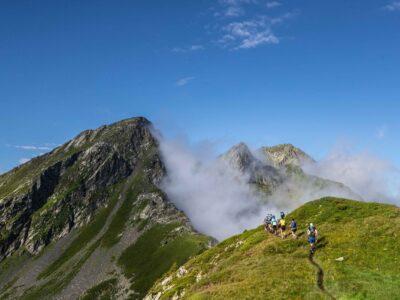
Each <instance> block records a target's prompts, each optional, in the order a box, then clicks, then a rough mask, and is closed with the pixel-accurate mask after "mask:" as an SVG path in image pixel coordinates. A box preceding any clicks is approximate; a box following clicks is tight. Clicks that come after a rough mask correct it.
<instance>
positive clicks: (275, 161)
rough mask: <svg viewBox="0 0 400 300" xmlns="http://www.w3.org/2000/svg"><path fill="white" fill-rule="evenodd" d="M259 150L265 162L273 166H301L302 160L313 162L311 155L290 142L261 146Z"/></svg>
mask: <svg viewBox="0 0 400 300" xmlns="http://www.w3.org/2000/svg"><path fill="white" fill-rule="evenodd" d="M260 152H261V153H262V154H263V156H264V157H265V159H266V160H267V162H270V163H271V164H272V165H273V166H275V167H284V166H288V165H294V166H301V164H303V163H304V162H314V159H313V158H312V157H311V156H309V155H308V154H307V153H305V152H304V151H303V150H301V149H299V148H296V147H295V146H293V145H292V144H281V145H276V146H272V147H262V148H261V149H260Z"/></svg>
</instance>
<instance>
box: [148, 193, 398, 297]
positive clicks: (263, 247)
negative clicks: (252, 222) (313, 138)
mask: <svg viewBox="0 0 400 300" xmlns="http://www.w3.org/2000/svg"><path fill="white" fill-rule="evenodd" d="M290 217H294V218H295V219H296V220H297V221H298V224H299V227H300V228H301V229H305V228H306V224H307V223H309V222H314V223H315V224H316V226H317V227H318V230H319V232H320V243H319V249H318V251H317V254H316V256H315V260H316V261H317V262H318V263H319V264H320V265H321V266H322V268H323V269H324V271H325V288H326V289H327V290H328V291H329V292H330V293H331V294H333V295H334V296H335V297H336V298H337V299H379V298H386V299H396V297H398V295H400V274H399V272H398V270H399V269H400V256H399V254H398V253H399V252H400V241H399V238H398V235H399V232H400V209H399V208H396V207H394V206H390V205H384V204H377V203H363V202H357V201H351V200H343V199H334V198H324V199H321V200H317V201H313V202H310V203H307V204H306V205H304V206H302V207H300V208H299V209H297V210H295V211H294V212H293V213H291V214H290V215H289V216H288V218H290ZM300 235H301V236H300V238H299V239H298V240H293V239H292V238H288V239H286V240H281V239H279V238H277V237H275V236H272V235H270V234H266V233H265V232H264V231H263V229H262V227H259V228H257V229H254V230H251V231H247V232H245V233H243V234H241V235H238V236H235V237H232V238H230V239H228V240H225V241H224V242H222V243H220V244H219V245H218V246H216V247H214V248H212V249H210V250H208V251H206V252H204V253H202V254H201V255H199V256H197V257H195V258H194V259H192V260H190V261H189V262H188V263H187V264H186V265H185V268H186V269H187V270H188V274H187V275H185V276H183V277H182V276H181V277H180V278H178V276H177V272H176V271H175V270H171V271H170V273H169V276H172V279H171V280H170V281H169V282H168V283H166V284H164V285H162V284H161V283H160V282H161V280H160V281H159V282H158V283H157V284H156V285H155V286H154V287H153V289H152V293H153V294H154V295H155V294H157V293H158V292H159V291H162V293H163V297H162V299H169V298H171V297H172V296H173V295H175V294H180V293H182V291H185V297H184V298H189V299H211V298H212V299H266V297H268V298H271V299H274V298H275V299H283V298H286V299H324V297H325V295H324V294H323V293H321V292H320V290H319V289H318V288H317V287H316V271H315V269H314V268H313V267H312V266H311V265H310V263H309V262H308V259H307V258H308V249H309V248H308V245H307V242H306V237H305V234H304V230H300ZM342 256H343V257H344V261H343V262H338V261H335V259H336V258H338V257H342ZM199 274H200V275H199ZM200 276H201V277H200ZM196 277H197V280H196ZM200 278H201V279H200Z"/></svg>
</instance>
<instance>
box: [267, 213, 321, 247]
mask: <svg viewBox="0 0 400 300" xmlns="http://www.w3.org/2000/svg"><path fill="white" fill-rule="evenodd" d="M285 217H286V215H285V213H284V212H283V211H281V213H280V219H279V220H277V219H276V217H275V216H274V215H273V214H267V216H266V217H265V219H264V228H265V231H268V232H270V233H272V234H275V235H279V236H280V237H281V238H282V239H285V238H286V236H287V235H286V232H285V231H286V219H285ZM290 230H291V232H292V237H293V238H294V239H297V235H296V232H297V222H296V221H295V220H294V219H292V221H291V222H290ZM307 236H308V243H309V244H310V252H311V254H314V252H315V250H316V243H317V237H318V231H317V228H316V227H315V226H314V224H313V223H310V224H309V226H308V228H307Z"/></svg>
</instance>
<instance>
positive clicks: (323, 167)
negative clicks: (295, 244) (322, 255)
mask: <svg viewBox="0 0 400 300" xmlns="http://www.w3.org/2000/svg"><path fill="white" fill-rule="evenodd" d="M159 144H160V150H161V155H162V158H163V161H164V164H165V166H166V169H167V176H166V177H165V178H164V180H163V181H162V184H161V188H162V189H163V190H164V191H165V192H166V193H167V195H168V196H169V198H170V200H171V201H172V202H173V203H174V204H175V205H176V206H177V207H178V208H179V209H181V210H183V211H184V212H185V213H186V215H187V216H188V217H189V219H190V220H191V222H192V224H193V226H194V227H195V228H196V229H197V230H198V231H200V232H202V233H205V234H208V235H211V236H213V237H215V238H217V239H219V240H222V239H224V238H227V237H229V236H232V235H234V234H238V233H241V232H243V231H244V230H245V229H251V228H254V227H256V226H259V225H260V224H262V221H263V218H264V217H265V215H266V213H274V214H278V212H279V211H285V212H290V211H292V210H294V209H295V208H297V207H299V206H300V205H302V204H304V203H305V202H308V201H311V200H314V199H318V198H322V197H325V196H334V197H343V198H350V199H359V200H361V199H360V198H359V196H358V195H361V196H362V197H363V199H364V200H369V201H379V202H391V203H397V204H399V203H400V201H398V200H399V196H400V193H399V191H400V173H399V170H397V169H396V168H395V167H394V166H393V165H392V164H391V163H390V162H387V161H384V160H381V159H379V158H376V157H374V156H373V155H370V154H367V153H361V154H355V155H350V154H346V153H345V152H342V151H334V152H332V153H331V154H330V155H329V156H328V157H327V158H325V159H323V160H321V161H319V162H316V163H314V164H308V165H304V166H303V169H304V170H305V172H306V173H308V174H310V175H315V176H318V177H322V178H325V179H329V180H332V181H336V182H341V183H344V184H345V185H346V186H347V187H350V188H351V189H349V188H347V187H346V186H343V184H339V183H337V184H336V183H331V184H327V185H326V186H325V187H320V186H321V182H320V179H318V178H314V177H310V179H309V180H304V179H302V177H301V176H300V177H299V176H297V177H296V176H290V175H288V174H286V175H285V180H284V182H282V183H281V184H280V185H279V186H278V187H277V189H276V190H275V191H274V192H273V193H272V195H270V196H266V195H265V194H261V193H260V192H257V191H256V190H255V189H254V185H250V184H249V178H250V174H243V173H241V172H239V171H238V170H236V169H234V168H233V167H232V166H231V165H229V164H228V163H227V162H226V161H224V160H221V159H217V158H216V156H215V155H214V153H215V151H213V146H212V145H211V144H209V143H203V144H198V145H195V146H193V145H191V144H190V143H189V142H188V141H187V140H186V139H184V138H181V139H164V138H159ZM260 163H261V162H260ZM281 171H282V170H281ZM282 172H283V171H282ZM322 185H323V184H322ZM354 192H355V193H354Z"/></svg>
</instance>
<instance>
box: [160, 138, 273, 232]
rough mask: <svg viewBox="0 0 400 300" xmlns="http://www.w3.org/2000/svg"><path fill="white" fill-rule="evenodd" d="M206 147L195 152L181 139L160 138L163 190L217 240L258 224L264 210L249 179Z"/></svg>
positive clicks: (191, 218)
mask: <svg viewBox="0 0 400 300" xmlns="http://www.w3.org/2000/svg"><path fill="white" fill-rule="evenodd" d="M207 147H209V146H204V144H203V145H202V146H199V148H201V149H203V151H201V152H198V151H196V150H194V149H193V148H191V147H190V145H189V144H188V142H187V141H185V140H183V139H180V140H164V139H160V149H161V153H162V156H163V160H164V163H165V166H166V169H167V176H166V178H165V179H164V180H163V182H162V184H161V187H162V189H163V190H164V191H165V192H166V193H167V194H168V196H169V198H170V199H171V201H173V203H174V204H175V205H176V206H177V207H178V208H179V209H181V210H183V211H184V212H185V213H186V215H187V216H188V217H189V218H190V220H191V222H192V224H193V226H194V227H195V228H196V230H198V231H200V232H203V233H206V234H208V235H211V236H213V237H215V238H217V239H219V240H221V239H223V238H226V237H228V236H231V235H234V234H237V233H240V232H242V231H243V230H244V229H249V228H253V227H256V226H258V225H260V224H261V223H262V220H263V215H264V212H265V210H266V207H264V205H262V201H261V199H260V198H259V196H258V194H257V193H256V192H255V191H254V190H253V189H252V188H251V187H250V186H249V184H248V183H247V182H248V178H247V177H246V176H243V175H241V174H239V173H238V172H237V171H236V170H234V169H232V168H231V167H230V166H228V165H227V164H225V163H223V162H222V161H220V160H217V159H215V158H214V157H211V155H209V154H210V153H212V150H210V149H206V148H207ZM197 149H198V148H197ZM205 153H208V154H205Z"/></svg>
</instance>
